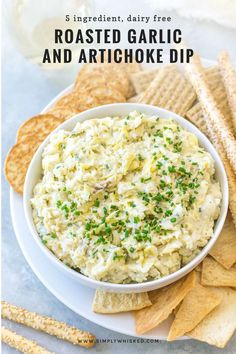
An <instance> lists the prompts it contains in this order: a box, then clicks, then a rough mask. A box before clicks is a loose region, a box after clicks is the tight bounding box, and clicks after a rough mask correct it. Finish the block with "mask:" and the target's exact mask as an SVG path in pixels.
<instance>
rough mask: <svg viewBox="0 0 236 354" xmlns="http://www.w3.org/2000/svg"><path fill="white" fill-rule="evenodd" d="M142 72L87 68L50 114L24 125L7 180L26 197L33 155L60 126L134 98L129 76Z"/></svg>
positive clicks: (100, 66)
mask: <svg viewBox="0 0 236 354" xmlns="http://www.w3.org/2000/svg"><path fill="white" fill-rule="evenodd" d="M139 70H141V69H140V66H139V65H138V64H136V63H134V64H126V65H125V64H106V63H105V64H86V65H84V66H83V67H82V69H81V70H80V72H79V75H78V76H77V78H76V81H75V83H74V85H73V88H72V90H71V91H70V92H69V93H67V94H66V95H64V96H63V97H61V98H60V99H58V101H57V102H56V103H55V104H54V105H53V107H52V108H51V109H50V110H49V111H48V112H47V113H45V114H39V115H37V116H35V117H32V118H30V119H28V120H27V121H26V122H24V123H23V124H22V125H21V126H20V128H19V129H18V132H17V136H16V143H15V145H14V146H13V147H12V148H11V149H10V151H9V153H8V155H7V158H6V161H5V176H6V179H7V180H8V182H9V183H10V185H11V186H12V188H13V189H14V191H16V192H17V193H20V194H23V187H24V181H25V176H26V172H27V169H28V166H29V164H30V161H31V160H32V157H33V155H34V154H35V152H36V150H37V149H38V147H39V146H40V145H41V143H42V142H43V140H45V138H46V137H47V136H48V135H49V134H50V133H51V132H52V131H53V130H54V129H55V128H56V127H57V126H58V125H60V124H61V123H63V122H64V121H65V120H67V119H69V118H71V117H73V116H74V115H76V114H78V113H81V112H83V111H86V110H87V109H90V108H93V107H97V106H101V105H104V104H109V103H118V102H119V103H122V102H126V101H127V100H128V99H129V98H130V97H131V96H133V95H134V94H135V91H134V87H133V85H132V82H131V80H130V76H131V74H134V73H135V72H137V71H139Z"/></svg>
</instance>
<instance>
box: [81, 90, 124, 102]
mask: <svg viewBox="0 0 236 354" xmlns="http://www.w3.org/2000/svg"><path fill="white" fill-rule="evenodd" d="M84 96H86V97H87V96H89V97H90V98H92V99H93V101H95V102H97V103H98V104H99V105H102V104H109V103H116V102H120V103H121V102H125V101H126V99H125V97H124V95H123V94H122V93H120V92H119V91H117V90H115V89H112V88H107V87H97V88H93V89H89V90H85V91H84V92H83V94H82V93H81V95H80V99H81V100H82V102H83V101H84Z"/></svg>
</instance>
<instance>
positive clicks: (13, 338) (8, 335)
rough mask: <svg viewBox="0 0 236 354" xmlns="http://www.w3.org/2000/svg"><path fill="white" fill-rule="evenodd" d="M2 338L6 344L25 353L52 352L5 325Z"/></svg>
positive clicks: (45, 353) (40, 353)
mask: <svg viewBox="0 0 236 354" xmlns="http://www.w3.org/2000/svg"><path fill="white" fill-rule="evenodd" d="M1 338H2V341H3V342H4V343H5V344H7V345H9V346H10V347H11V348H14V349H16V350H19V351H20V352H22V353H25V354H27V353H28V354H30V353H37V354H52V352H49V351H48V350H46V349H45V348H43V347H41V346H40V345H39V344H37V343H36V342H34V341H32V340H30V339H27V338H25V337H23V336H21V335H19V334H17V333H15V332H13V331H10V330H9V329H7V328H5V327H1Z"/></svg>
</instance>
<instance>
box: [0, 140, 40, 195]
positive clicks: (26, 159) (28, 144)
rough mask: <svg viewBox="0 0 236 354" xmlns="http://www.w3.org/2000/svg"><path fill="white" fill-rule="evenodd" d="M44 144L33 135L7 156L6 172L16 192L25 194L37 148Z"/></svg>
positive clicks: (15, 146)
mask: <svg viewBox="0 0 236 354" xmlns="http://www.w3.org/2000/svg"><path fill="white" fill-rule="evenodd" d="M42 142H43V140H41V141H40V140H39V139H38V136H37V135H35V136H33V135H31V136H29V137H26V138H25V139H24V140H22V141H21V142H19V143H17V144H15V145H14V146H13V147H12V148H11V149H10V151H9V152H8V154H7V157H6V160H5V165H4V172H5V176H6V179H7V181H8V182H9V183H10V185H11V186H12V188H13V189H14V191H15V192H17V193H20V194H23V189H24V182H25V176H26V172H27V170H28V167H29V164H30V161H31V160H32V157H33V156H34V154H35V152H36V150H37V148H38V147H39V145H40V144H41V143H42Z"/></svg>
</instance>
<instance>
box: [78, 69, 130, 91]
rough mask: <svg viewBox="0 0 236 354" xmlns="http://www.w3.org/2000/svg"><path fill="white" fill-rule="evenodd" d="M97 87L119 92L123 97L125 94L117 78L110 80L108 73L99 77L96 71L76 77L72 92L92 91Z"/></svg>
mask: <svg viewBox="0 0 236 354" xmlns="http://www.w3.org/2000/svg"><path fill="white" fill-rule="evenodd" d="M99 87H107V88H112V89H114V90H117V91H119V92H121V93H122V94H123V95H124V94H125V93H126V91H125V90H124V87H123V84H122V82H120V81H118V79H117V78H114V79H113V80H111V78H110V74H109V73H107V72H104V73H103V74H102V75H101V73H98V72H96V71H95V72H90V73H84V74H82V75H78V76H77V79H76V82H75V86H74V90H75V91H78V92H81V91H83V90H87V89H94V88H99Z"/></svg>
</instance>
